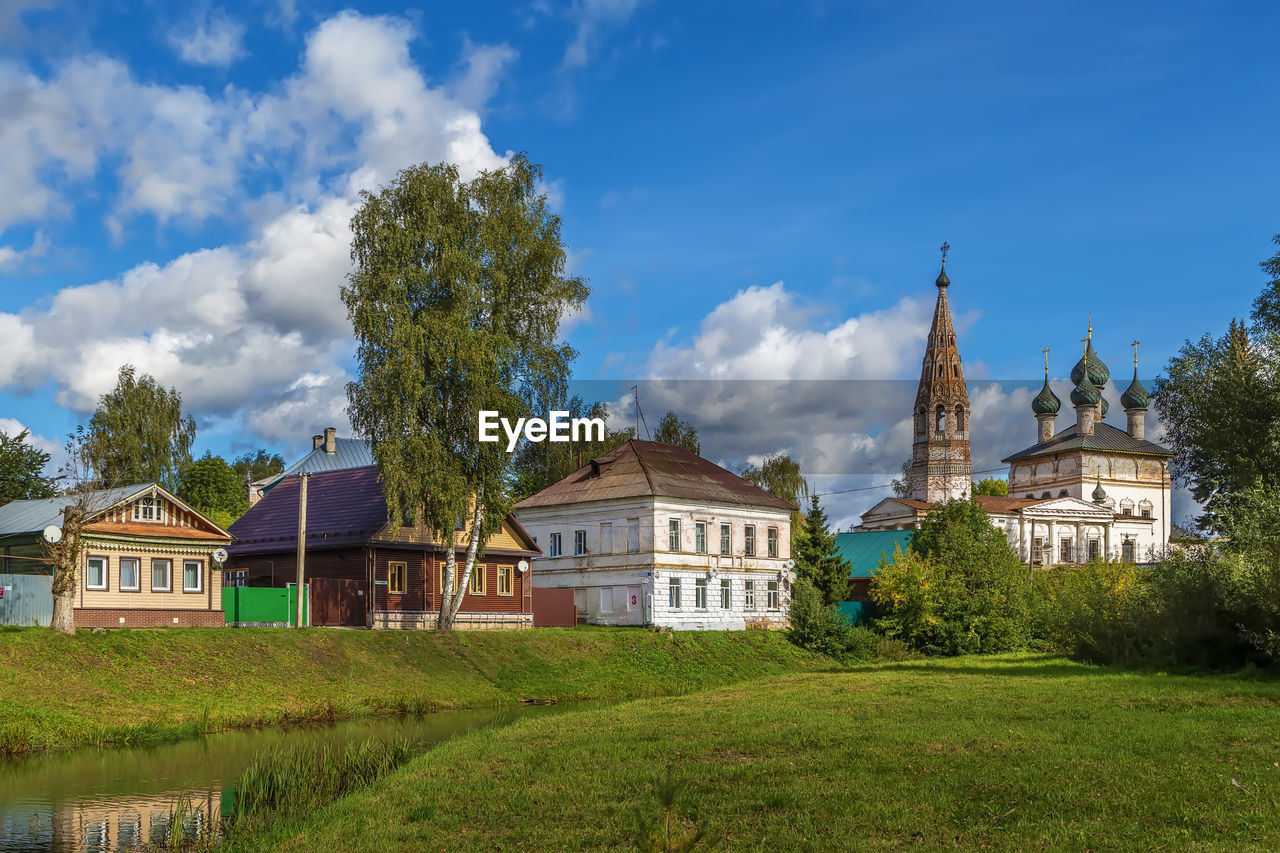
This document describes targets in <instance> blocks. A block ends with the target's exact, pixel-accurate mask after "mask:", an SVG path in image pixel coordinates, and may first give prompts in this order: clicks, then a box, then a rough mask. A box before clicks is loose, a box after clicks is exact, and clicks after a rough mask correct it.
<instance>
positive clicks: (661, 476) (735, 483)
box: [516, 439, 796, 512]
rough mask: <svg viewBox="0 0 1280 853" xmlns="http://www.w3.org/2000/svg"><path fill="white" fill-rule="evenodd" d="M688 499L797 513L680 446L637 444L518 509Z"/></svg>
mask: <svg viewBox="0 0 1280 853" xmlns="http://www.w3.org/2000/svg"><path fill="white" fill-rule="evenodd" d="M636 497H662V498H685V499H689V500H696V501H705V502H707V503H725V504H739V505H743V506H757V507H769V508H772V509H784V510H787V511H788V512H794V511H795V509H796V508H795V506H793V505H792V504H791V503H789V502H787V501H785V500H783V499H782V498H779V497H777V496H776V495H773V494H770V493H769V492H766V491H765V490H764V489H761V488H759V487H758V486H753V485H752V484H751V483H748V482H747V481H746V480H744V479H742V478H741V477H739V476H738V475H737V474H734V473H733V472H731V471H728V470H726V469H724V468H721V467H720V466H719V465H716V464H715V463H713V462H708V461H707V460H706V459H703V458H702V457H701V456H698V455H697V454H696V453H690V452H689V451H687V450H685V449H684V448H683V447H680V446H678V445H675V444H664V443H662V442H658V441H639V440H636V439H632V440H630V441H627V442H625V443H624V444H620V445H618V446H617V447H616V448H614V449H613V450H611V451H609V452H608V453H606V454H605V455H603V456H601V457H598V458H596V459H592V460H591V462H590V463H589V464H587V465H584V466H582V467H581V468H579V469H578V470H577V471H574V472H573V473H572V474H570V475H569V476H567V477H565V478H564V479H563V480H561V481H560V482H558V483H553V484H552V485H550V486H548V487H547V488H545V489H543V490H542V491H540V492H538V493H537V494H536V495H532V496H531V497H527V498H525V499H524V500H522V501H520V503H518V504H516V509H529V508H531V507H539V506H557V505H559V504H572V503H587V502H589V501H604V500H610V499H614V498H636Z"/></svg>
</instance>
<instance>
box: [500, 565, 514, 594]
mask: <svg viewBox="0 0 1280 853" xmlns="http://www.w3.org/2000/svg"><path fill="white" fill-rule="evenodd" d="M504 587H505V588H506V590H507V591H506V592H503V591H502V590H503V588H504ZM515 594H516V570H515V567H514V566H512V565H509V564H504V565H500V566H498V595H506V596H511V595H515Z"/></svg>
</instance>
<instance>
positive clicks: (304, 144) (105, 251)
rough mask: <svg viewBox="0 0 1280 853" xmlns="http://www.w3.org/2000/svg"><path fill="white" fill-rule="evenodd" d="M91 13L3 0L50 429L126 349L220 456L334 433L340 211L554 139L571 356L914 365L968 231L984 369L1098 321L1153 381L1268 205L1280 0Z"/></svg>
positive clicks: (13, 231)
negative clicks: (176, 393)
mask: <svg viewBox="0 0 1280 853" xmlns="http://www.w3.org/2000/svg"><path fill="white" fill-rule="evenodd" d="M102 5H107V4H87V3H76V2H58V0H0V54H2V56H0V103H3V104H5V108H4V114H5V117H6V119H5V122H4V124H3V126H0V146H3V149H4V150H5V151H6V154H7V156H6V157H5V160H6V161H7V163H0V188H2V189H3V190H4V193H3V195H4V198H5V199H6V203H5V205H3V206H0V281H2V282H3V286H2V288H0V428H2V427H4V426H6V425H7V426H10V427H13V426H14V425H15V423H14V422H16V423H20V424H22V425H25V426H27V427H30V428H31V429H32V431H33V432H34V433H36V434H37V435H39V436H41V437H42V439H43V440H45V441H47V442H49V443H51V444H52V443H57V442H58V440H59V438H60V436H62V435H64V434H65V433H66V432H67V431H68V430H69V429H71V428H72V427H73V426H74V425H75V424H76V423H78V422H81V421H82V420H84V419H85V418H86V417H87V413H88V411H89V410H91V408H92V405H93V401H94V400H95V399H96V396H97V395H98V394H101V393H102V392H104V391H105V390H107V389H108V388H109V387H110V385H111V384H112V380H113V378H114V373H115V370H116V368H117V367H118V366H119V364H120V363H121V362H123V361H132V362H134V363H135V364H137V365H138V366H139V367H140V368H141V369H144V370H147V371H149V372H151V373H153V374H154V375H156V376H157V377H158V378H160V379H161V380H162V381H164V382H166V383H167V384H172V385H174V386H176V387H178V389H179V390H180V391H181V392H182V393H183V395H184V398H185V399H186V400H187V401H188V403H189V405H190V407H191V409H192V410H193V412H194V413H195V414H196V416H197V418H198V420H199V422H200V429H201V433H200V439H199V445H200V449H202V450H203V449H205V448H208V449H212V450H214V451H215V452H221V453H228V454H230V453H236V452H240V451H243V450H246V449H248V448H250V447H257V446H267V447H270V448H272V449H276V450H280V451H282V452H284V453H285V454H286V456H290V455H294V454H296V453H297V452H299V451H300V450H302V449H303V447H304V446H305V443H306V440H307V439H306V437H307V436H309V435H310V434H311V433H312V432H315V431H318V430H319V429H320V428H321V427H323V426H325V425H327V424H329V423H331V422H336V423H338V424H339V426H340V427H342V426H345V420H343V419H342V405H343V395H342V386H343V383H345V381H347V379H349V378H350V377H349V371H350V369H351V362H350V350H351V343H350V336H349V330H348V329H347V328H346V326H345V316H344V314H343V311H342V308H341V305H340V304H339V303H338V302H337V297H336V293H337V288H338V287H339V286H340V284H341V281H342V276H343V274H344V273H345V271H346V248H345V239H346V238H345V222H346V220H347V218H349V215H350V211H351V209H352V208H351V205H352V203H353V199H354V198H355V192H356V190H357V189H359V188H362V187H371V186H376V185H377V184H378V183H379V182H380V181H383V180H386V179H387V178H389V177H390V176H391V175H392V174H394V171H395V170H396V169H398V168H402V167H404V166H407V165H410V164H412V163H413V162H416V161H419V160H439V159H444V158H448V159H455V160H458V161H459V162H460V164H461V165H462V166H463V168H464V171H467V170H470V171H474V170H475V169H479V168H485V167H492V166H494V165H500V164H501V162H502V158H503V157H504V156H505V155H506V154H507V152H510V151H520V150H525V151H528V152H530V154H531V156H532V157H533V158H534V159H535V160H536V161H538V162H541V163H543V164H544V166H545V170H546V178H547V180H548V188H549V190H550V191H551V193H552V194H553V196H554V198H555V199H556V203H557V205H558V209H559V211H560V213H561V215H562V216H563V218H564V235H565V238H566V240H567V241H568V243H569V244H570V246H571V249H572V263H573V267H574V269H575V270H576V271H577V272H580V273H582V274H584V275H586V276H588V277H589V278H590V280H591V283H592V286H593V288H594V293H593V295H592V297H591V299H590V301H589V304H588V310H587V312H586V313H585V314H584V315H583V316H581V317H578V318H574V319H573V320H572V321H571V322H570V324H569V325H568V327H567V328H568V335H569V340H570V341H571V342H572V343H573V344H574V345H575V346H576V347H577V348H578V349H579V350H580V352H581V356H580V358H579V360H578V362H577V364H576V367H575V376H576V377H577V378H579V379H584V380H585V379H609V378H617V377H631V376H647V377H663V378H679V379H702V378H729V379H792V378H809V379H906V378H909V377H912V376H913V375H915V374H916V373H917V372H918V369H919V358H920V354H921V351H922V344H921V343H919V337H918V336H919V334H920V332H921V325H922V324H924V323H927V322H928V313H929V311H930V310H931V307H932V300H933V298H934V288H933V287H932V282H933V278H934V276H935V275H936V273H937V265H938V253H937V246H938V245H939V244H940V243H941V242H942V241H943V240H944V239H945V240H947V241H949V242H950V244H951V245H952V247H953V249H952V253H951V256H950V261H949V263H948V270H949V273H950V275H951V279H952V281H953V283H954V284H953V287H952V289H951V299H952V305H953V307H954V309H955V310H956V312H957V314H958V315H959V317H960V319H961V327H962V337H961V348H962V353H963V355H964V358H965V362H966V370H967V374H968V376H969V378H970V379H971V380H983V379H992V380H996V379H999V380H1024V381H1035V380H1037V378H1038V377H1039V375H1040V370H1041V367H1040V365H1041V355H1040V350H1041V349H1042V348H1043V347H1045V346H1049V347H1051V348H1052V349H1053V352H1052V354H1051V359H1052V363H1051V367H1052V372H1053V373H1054V375H1055V376H1064V375H1065V374H1066V373H1067V372H1068V370H1069V369H1070V366H1071V364H1072V363H1074V361H1075V359H1076V358H1077V356H1078V347H1079V344H1078V341H1079V339H1080V337H1081V336H1082V334H1083V332H1084V326H1085V322H1086V317H1087V316H1088V314H1089V313H1090V312H1092V314H1093V316H1094V326H1095V341H1096V344H1097V347H1098V350H1099V352H1100V353H1101V354H1102V356H1103V358H1104V359H1106V360H1107V361H1108V362H1109V363H1110V364H1111V366H1112V372H1113V374H1114V375H1116V376H1120V375H1124V376H1125V377H1126V379H1127V376H1128V365H1129V359H1130V348H1129V342H1130V341H1132V340H1134V339H1139V340H1141V341H1142V342H1143V343H1142V348H1141V355H1142V370H1143V375H1144V376H1148V377H1150V376H1153V375H1155V374H1156V373H1157V372H1158V371H1159V369H1160V366H1161V365H1163V364H1164V363H1165V362H1166V361H1167V359H1168V358H1169V356H1170V355H1171V354H1172V353H1173V352H1174V351H1175V350H1176V349H1177V347H1178V346H1179V345H1180V344H1181V342H1182V341H1183V340H1184V339H1186V338H1188V337H1198V336H1199V335H1201V334H1203V333H1204V332H1208V331H1212V332H1215V333H1217V332H1220V331H1221V330H1222V329H1223V328H1224V327H1225V326H1226V323H1227V321H1228V320H1229V319H1230V318H1231V317H1233V316H1239V315H1242V314H1244V313H1246V312H1247V310H1248V306H1249V303H1250V302H1251V301H1252V299H1253V297H1254V296H1255V295H1256V294H1257V293H1258V291H1259V290H1260V288H1261V285H1262V283H1263V279H1262V277H1261V275H1260V273H1259V271H1258V269H1257V262H1258V261H1260V260H1261V259H1263V258H1264V257H1267V256H1268V255H1269V254H1271V252H1272V247H1271V245H1270V243H1269V240H1270V237H1271V235H1272V234H1273V233H1276V232H1278V231H1280V209H1278V208H1280V204H1278V202H1277V199H1280V175H1278V173H1277V170H1276V169H1275V160H1276V157H1275V150H1276V146H1275V140H1276V139H1277V138H1280V133H1278V132H1277V131H1280V109H1278V108H1277V107H1278V106H1280V105H1278V104H1277V100H1278V96H1277V92H1280V86H1278V85H1277V84H1278V83H1280V74H1278V73H1277V72H1278V71H1280V60H1278V59H1277V58H1276V54H1275V51H1274V49H1273V48H1274V44H1273V42H1274V33H1275V32H1276V31H1277V24H1280V10H1277V9H1276V8H1275V7H1274V5H1273V4H1264V3H1221V4H1212V5H1209V4H1202V3H1169V2H1162V3H1126V4H1075V5H1072V6H1069V7H1068V6H1060V7H1045V6H1043V5H1041V4H1026V3H990V4H948V5H943V4H925V3H918V4H917V3H887V2H884V3H848V4H836V3H820V2H815V3H808V4H803V3H801V4H793V3H781V2H775V3H732V4H731V3H706V4H685V3H662V2H656V0H655V2H636V0H582V2H572V3H563V2H534V3H520V4H510V5H504V4H497V3H486V4H458V3H451V4H443V3H441V4H432V5H428V6H426V7H423V8H409V7H405V6H401V5H391V4H375V3H368V4H360V5H358V6H354V7H352V6H345V5H340V4H327V3H324V2H317V3H307V4H301V3H296V4H295V3H289V2H285V3H280V2H266V0H263V2H253V3H248V4H218V3H204V4H199V3H197V4H192V5H185V4H184V6H183V7H182V8H181V9H178V7H172V8H170V7H167V6H164V5H161V4H123V3H118V4H109V8H105V9H104V8H102V7H101V6H102ZM131 7H132V8H131ZM304 7H305V8H304ZM1006 385H1007V383H1006ZM1115 396H1116V397H1117V398H1118V390H1117V391H1116V393H1115ZM991 406H992V408H991V421H992V423H993V424H994V423H996V422H999V423H1000V424H1012V425H1011V426H1009V428H1008V430H1006V431H1001V432H1000V433H999V434H998V435H996V434H993V435H992V436H991V439H990V441H989V442H988V443H989V444H990V448H989V450H986V451H983V453H984V454H985V455H983V457H982V458H985V459H988V460H989V459H990V458H995V459H996V460H998V459H999V457H1000V456H1002V455H1004V454H1007V453H1009V452H1012V451H1014V450H1017V449H1018V448H1019V447H1020V446H1021V444H1019V442H1020V441H1021V439H1022V438H1023V437H1025V436H1024V435H1023V434H1024V433H1025V434H1026V435H1027V436H1029V435H1031V434H1032V429H1031V427H1030V426H1028V425H1026V424H1023V423H1022V422H1021V419H1023V418H1024V414H1023V413H1022V409H1019V408H1018V406H1025V401H1023V400H1021V398H1020V397H1018V395H1017V394H1015V393H1013V392H1011V391H1008V389H1007V388H1006V392H1005V393H1002V394H1001V395H994V396H993V397H992V401H991ZM1116 408H1118V407H1116ZM690 413H691V414H692V415H695V416H696V415H698V411H697V407H696V406H693V407H691V409H690ZM903 415H904V416H905V412H904V413H903ZM997 415H998V417H997ZM1025 417H1026V418H1027V419H1028V420H1027V422H1028V423H1029V416H1025ZM1014 421H1017V423H1016V424H1014V423H1013V422H1014ZM890 426H891V425H888V424H887V425H885V427H884V428H883V429H876V430H872V431H870V432H868V433H867V434H866V436H862V437H861V438H866V440H867V441H871V442H873V443H875V444H876V446H877V448H878V450H877V454H878V458H880V459H881V460H882V462H883V461H884V460H890V459H899V458H901V456H902V447H901V444H902V440H901V437H900V436H898V437H896V438H895V437H893V435H891V432H892V430H891V429H890V428H889V427H890ZM743 429H744V430H745V429H747V426H746V425H743ZM993 429H994V427H993ZM792 431H795V430H794V428H793V429H792ZM800 431H801V432H806V433H817V432H825V431H830V432H832V434H837V435H838V434H839V432H840V426H839V424H837V425H835V427H834V428H830V429H829V430H828V428H827V427H825V426H824V427H823V428H822V429H818V428H816V427H814V428H810V427H808V426H806V427H804V428H802V429H801V430H800ZM711 432H712V433H714V429H712V430H711ZM781 435H782V436H783V437H779V435H775V434H772V433H767V432H762V433H761V434H760V438H759V442H760V443H759V445H758V450H759V453H764V452H769V451H772V450H778V449H787V448H786V440H785V433H782V434H781ZM861 438H859V439H858V440H861ZM1011 445H1016V446H1011ZM907 447H908V450H909V441H908V442H907ZM790 449H792V450H796V448H794V447H792V448H790ZM710 450H711V453H712V455H715V453H716V452H717V451H716V449H715V448H711V449H710ZM724 452H726V453H727V452H728V451H724ZM797 452H800V451H797ZM979 455H981V454H979V453H978V451H977V450H976V449H975V458H978V457H979ZM879 467H881V468H884V467H885V465H884V464H881V465H880V466H879ZM887 467H888V469H889V470H890V471H891V470H893V469H894V468H896V465H888V466H887ZM879 480H883V477H880V478H879Z"/></svg>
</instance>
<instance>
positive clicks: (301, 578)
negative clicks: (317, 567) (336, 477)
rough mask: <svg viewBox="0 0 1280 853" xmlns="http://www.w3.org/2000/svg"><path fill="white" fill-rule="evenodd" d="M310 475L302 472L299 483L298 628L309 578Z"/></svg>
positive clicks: (300, 623) (300, 625) (300, 622)
mask: <svg viewBox="0 0 1280 853" xmlns="http://www.w3.org/2000/svg"><path fill="white" fill-rule="evenodd" d="M310 477H311V475H310V474H300V475H299V483H298V610H297V613H298V621H297V623H296V627H298V628H301V627H302V606H303V602H304V601H305V599H306V595H305V593H304V592H303V589H304V584H305V583H306V578H307V572H306V565H307V480H308V479H310Z"/></svg>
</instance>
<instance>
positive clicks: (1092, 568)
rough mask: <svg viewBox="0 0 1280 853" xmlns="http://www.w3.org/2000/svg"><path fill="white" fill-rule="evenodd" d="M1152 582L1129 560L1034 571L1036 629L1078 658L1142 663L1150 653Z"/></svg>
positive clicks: (1046, 642)
mask: <svg viewBox="0 0 1280 853" xmlns="http://www.w3.org/2000/svg"><path fill="white" fill-rule="evenodd" d="M1149 586H1150V584H1149V577H1147V576H1145V575H1144V574H1143V571H1142V570H1140V569H1138V568H1137V567H1136V566H1133V565H1132V564H1128V563H1107V562H1103V561H1095V562H1092V563H1089V564H1088V565H1087V566H1083V567H1079V568H1074V567H1060V568H1053V569H1044V570H1042V571H1040V572H1037V573H1036V575H1035V583H1034V591H1033V595H1032V605H1031V610H1032V614H1033V615H1032V622H1033V628H1032V634H1033V636H1034V637H1035V639H1036V640H1037V641H1039V644H1042V645H1043V647H1044V648H1045V649H1047V650H1050V651H1056V652H1062V653H1064V654H1068V655H1071V656H1072V657H1075V658H1077V659H1078V660H1084V661H1090V662H1093V663H1129V664H1132V663H1137V662H1139V661H1141V660H1144V659H1146V658H1147V657H1148V656H1149V655H1150V646H1151V643H1150V636H1149V625H1150V621H1151V619H1150V598H1149V596H1150V589H1149Z"/></svg>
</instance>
